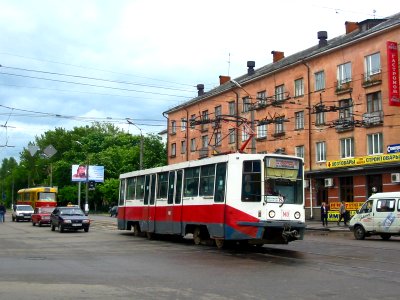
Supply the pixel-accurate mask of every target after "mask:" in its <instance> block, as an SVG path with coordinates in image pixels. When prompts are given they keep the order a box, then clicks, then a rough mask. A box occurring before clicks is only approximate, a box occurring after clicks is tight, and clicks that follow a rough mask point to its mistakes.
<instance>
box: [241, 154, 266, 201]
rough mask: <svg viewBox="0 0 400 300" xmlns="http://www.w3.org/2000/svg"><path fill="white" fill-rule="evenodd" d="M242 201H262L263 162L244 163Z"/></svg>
mask: <svg viewBox="0 0 400 300" xmlns="http://www.w3.org/2000/svg"><path fill="white" fill-rule="evenodd" d="M242 201H246V202H259V201H261V161H259V160H249V161H244V162H243V175H242Z"/></svg>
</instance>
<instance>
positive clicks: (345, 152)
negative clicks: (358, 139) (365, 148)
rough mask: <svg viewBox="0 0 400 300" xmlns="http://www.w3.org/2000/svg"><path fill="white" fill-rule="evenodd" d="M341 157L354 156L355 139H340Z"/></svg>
mask: <svg viewBox="0 0 400 300" xmlns="http://www.w3.org/2000/svg"><path fill="white" fill-rule="evenodd" d="M340 157H341V158H350V157H354V139H353V138H345V139H341V140H340Z"/></svg>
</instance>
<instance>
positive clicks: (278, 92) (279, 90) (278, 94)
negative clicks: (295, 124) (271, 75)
mask: <svg viewBox="0 0 400 300" xmlns="http://www.w3.org/2000/svg"><path fill="white" fill-rule="evenodd" d="M284 93H285V86H284V85H283V84H282V85H279V86H277V87H275V101H282V100H283V99H284Z"/></svg>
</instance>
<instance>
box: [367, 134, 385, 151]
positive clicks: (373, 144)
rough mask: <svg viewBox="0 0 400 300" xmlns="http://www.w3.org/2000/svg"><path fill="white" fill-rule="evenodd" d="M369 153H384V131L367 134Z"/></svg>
mask: <svg viewBox="0 0 400 300" xmlns="http://www.w3.org/2000/svg"><path fill="white" fill-rule="evenodd" d="M367 143H368V155H375V154H382V153H383V136H382V133H374V134H368V135H367Z"/></svg>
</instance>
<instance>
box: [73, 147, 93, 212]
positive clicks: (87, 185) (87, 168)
mask: <svg viewBox="0 0 400 300" xmlns="http://www.w3.org/2000/svg"><path fill="white" fill-rule="evenodd" d="M75 143H77V144H78V145H80V146H81V147H82V150H83V145H82V143H81V142H80V141H75ZM85 154H86V186H85V207H84V211H85V214H86V215H87V214H88V213H89V164H90V162H89V154H88V153H87V152H86V153H85ZM78 193H79V195H78V206H79V207H80V206H81V182H80V181H79V191H78Z"/></svg>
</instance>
